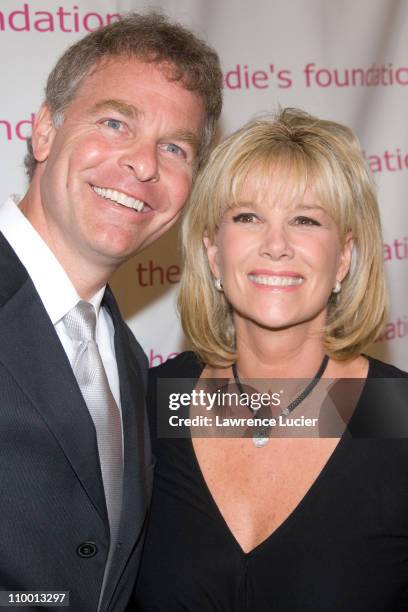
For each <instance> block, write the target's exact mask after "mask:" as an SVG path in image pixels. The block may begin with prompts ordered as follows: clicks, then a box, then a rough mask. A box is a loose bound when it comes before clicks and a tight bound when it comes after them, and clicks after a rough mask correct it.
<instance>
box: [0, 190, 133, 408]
mask: <svg viewBox="0 0 408 612" xmlns="http://www.w3.org/2000/svg"><path fill="white" fill-rule="evenodd" d="M19 201H20V198H19V197H18V196H11V197H10V198H8V199H7V200H6V202H5V203H4V204H3V205H1V206H0V231H1V232H2V233H3V234H4V236H5V238H6V240H7V241H8V242H9V243H10V245H11V247H12V248H13V249H14V251H15V253H16V255H17V257H18V258H19V259H20V261H21V263H22V264H23V266H24V267H25V268H26V270H27V272H28V274H29V276H30V278H31V280H32V282H33V283H34V286H35V288H36V290H37V293H38V295H39V296H40V298H41V301H42V303H43V304H44V308H45V310H46V311H47V314H48V316H49V317H50V319H51V322H52V324H53V325H54V328H55V331H56V332H57V334H58V337H59V339H60V341H61V344H62V346H63V347H64V350H65V352H66V354H67V357H68V359H69V362H70V364H71V365H72V363H73V359H74V356H75V354H76V351H75V348H74V345H73V341H72V340H71V338H70V337H69V336H68V334H67V332H66V329H65V324H64V321H63V317H64V316H65V315H66V314H67V313H68V312H69V311H70V310H71V309H72V308H74V306H75V305H76V304H77V303H78V301H79V300H80V299H81V298H80V296H79V295H78V293H77V291H76V289H75V287H74V286H73V284H72V282H71V280H70V279H69V277H68V275H67V273H66V272H65V270H64V268H63V267H62V265H61V264H60V263H59V261H58V259H57V258H56V257H55V255H54V253H53V252H52V251H51V249H50V248H49V247H48V246H47V244H46V243H45V242H44V240H43V239H42V238H41V236H40V235H39V234H38V233H37V231H36V230H35V229H34V228H33V226H32V225H31V223H30V222H29V221H28V219H27V218H26V217H25V216H24V215H23V213H22V212H21V210H20V208H19V206H18V202H19ZM104 292H105V287H102V289H100V290H99V291H98V292H97V293H96V294H95V295H94V296H93V297H92V299H90V300H89V301H90V302H91V303H92V304H93V306H94V307H95V311H96V317H97V319H96V342H97V344H98V348H99V352H100V354H101V358H102V362H103V365H104V368H105V370H106V375H107V377H108V381H109V386H110V388H111V391H112V394H113V397H114V398H115V400H116V403H117V405H118V406H119V409H120V408H121V404H120V388H119V374H118V367H117V363H116V356H115V347H114V334H115V330H114V326H113V323H112V319H111V317H110V315H109V313H108V311H107V310H106V308H103V307H102V308H101V301H102V298H103V294H104Z"/></svg>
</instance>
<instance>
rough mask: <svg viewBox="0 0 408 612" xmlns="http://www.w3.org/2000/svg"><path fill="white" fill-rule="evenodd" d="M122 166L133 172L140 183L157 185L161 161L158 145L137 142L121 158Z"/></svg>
mask: <svg viewBox="0 0 408 612" xmlns="http://www.w3.org/2000/svg"><path fill="white" fill-rule="evenodd" d="M120 164H121V165H122V167H126V168H127V169H128V170H129V171H130V172H132V173H133V174H134V176H135V178H136V179H137V180H138V181H140V182H143V183H145V182H149V181H150V182H152V183H156V182H157V181H158V180H159V178H160V175H159V160H158V149H157V145H156V143H151V142H137V143H135V144H133V145H132V146H131V147H129V148H128V149H127V150H126V151H125V152H124V153H123V155H122V156H121V159H120Z"/></svg>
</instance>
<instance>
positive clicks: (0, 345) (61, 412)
mask: <svg viewBox="0 0 408 612" xmlns="http://www.w3.org/2000/svg"><path fill="white" fill-rule="evenodd" d="M1 255H4V258H2V257H0V259H2V265H1V266H0V269H1V270H0V271H1V272H2V273H3V274H2V277H1V281H0V283H1V287H0V296H1V299H0V301H1V302H3V304H2V305H1V306H0V330H1V342H0V361H1V362H2V363H3V364H4V366H5V367H6V368H7V369H8V371H9V372H10V374H11V375H12V376H13V378H14V379H15V381H16V382H17V384H18V385H19V387H20V388H21V389H22V390H23V392H24V393H25V394H26V396H27V397H28V398H29V399H30V400H31V402H32V404H33V405H34V407H35V408H36V410H37V411H38V413H39V414H40V415H41V417H42V418H43V420H44V422H45V423H46V425H47V426H48V428H49V429H50V431H51V432H52V433H53V435H54V436H55V438H56V439H57V441H58V442H59V444H60V446H61V448H62V450H63V452H64V453H65V455H66V457H67V459H68V461H69V462H70V463H71V466H72V468H73V470H74V472H75V473H76V475H77V477H78V479H79V480H80V482H81V483H82V485H83V487H84V489H85V491H86V492H87V494H88V496H89V498H90V500H91V501H92V503H93V505H94V506H95V508H96V510H97V511H98V513H99V514H100V516H101V517H102V518H103V519H104V520H105V521H106V520H107V513H106V505H105V497H104V492H103V485H102V477H101V474H100V467H99V461H98V452H97V446H96V434H95V428H94V425H93V422H92V419H91V417H90V415H89V412H88V409H87V407H86V405H85V402H84V400H83V397H82V394H81V392H80V389H79V387H78V384H77V382H76V379H75V376H74V374H73V372H72V369H71V366H70V364H69V361H68V358H67V356H66V354H65V351H64V349H63V347H62V345H61V343H60V341H59V338H58V336H57V334H56V332H55V330H54V326H53V325H52V323H51V321H50V319H49V317H48V315H47V313H46V311H45V309H44V306H43V304H42V302H41V300H40V298H39V296H38V294H37V292H36V290H35V287H34V285H33V283H32V282H31V279H30V278H29V277H28V275H27V272H26V270H25V268H24V267H23V266H22V265H21V263H20V261H19V260H18V258H17V257H16V255H15V254H14V251H12V249H11V248H10V247H9V245H8V243H6V242H5V241H4V239H2V240H0V256H1ZM6 263H7V264H8V265H7V267H6ZM11 264H12V265H11ZM18 285H19V286H18ZM17 287H18V288H17ZM7 298H8V299H7ZM6 299H7V301H5V300H6Z"/></svg>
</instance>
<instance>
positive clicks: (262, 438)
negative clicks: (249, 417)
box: [232, 355, 329, 448]
mask: <svg viewBox="0 0 408 612" xmlns="http://www.w3.org/2000/svg"><path fill="white" fill-rule="evenodd" d="M328 363H329V357H328V355H325V356H324V357H323V360H322V362H321V364H320V366H319V369H318V370H317V372H316V374H315V375H314V377H313V378H312V380H311V381H310V382H309V383H308V384H307V385H306V387H305V388H304V389H303V391H302V392H301V393H300V394H299V395H298V396H297V397H295V399H294V400H293V401H292V402H291V403H290V404H289V406H287V407H286V408H283V410H282V411H281V413H280V416H284V417H287V416H288V415H289V414H290V413H291V412H292V410H294V409H295V408H297V407H298V406H299V404H301V403H302V402H303V400H304V399H305V398H306V397H307V396H308V395H310V393H311V392H312V391H313V389H314V388H315V386H316V385H317V383H318V382H319V380H320V379H321V377H322V376H323V374H324V371H325V370H326V367H327V364H328ZM232 374H233V376H234V381H235V384H236V385H237V387H238V391H239V393H240V395H242V394H243V393H245V392H244V388H243V386H242V383H241V381H240V379H239V376H238V369H237V364H236V363H233V364H232ZM248 408H249V410H250V411H251V413H252V414H255V413H256V412H257V411H256V410H254V409H252V408H251V407H250V406H248ZM269 429H270V427H261V428H260V429H258V430H257V431H256V432H255V433H254V435H253V436H252V441H253V443H254V446H256V447H257V448H260V447H262V446H265V444H267V443H268V442H269V436H268V435H267V434H268V432H269Z"/></svg>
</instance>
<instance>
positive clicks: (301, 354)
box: [236, 324, 325, 378]
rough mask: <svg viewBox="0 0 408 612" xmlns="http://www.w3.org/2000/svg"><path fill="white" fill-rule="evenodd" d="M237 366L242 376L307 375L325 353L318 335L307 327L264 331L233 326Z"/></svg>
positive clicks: (285, 376)
mask: <svg viewBox="0 0 408 612" xmlns="http://www.w3.org/2000/svg"><path fill="white" fill-rule="evenodd" d="M236 332H237V354H238V360H237V366H238V370H239V373H240V376H242V377H244V378H251V377H253V378H287V377H289V378H292V377H293V378H310V377H313V376H314V374H315V373H316V371H317V369H318V368H319V365H320V364H321V362H322V359H323V357H324V354H325V349H324V346H323V341H322V338H321V334H320V333H318V332H317V330H316V331H315V332H314V333H313V332H312V330H311V329H310V327H309V326H302V325H299V326H293V327H291V328H289V329H284V330H266V329H262V328H260V327H257V326H254V325H239V324H238V325H237V329H236Z"/></svg>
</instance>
